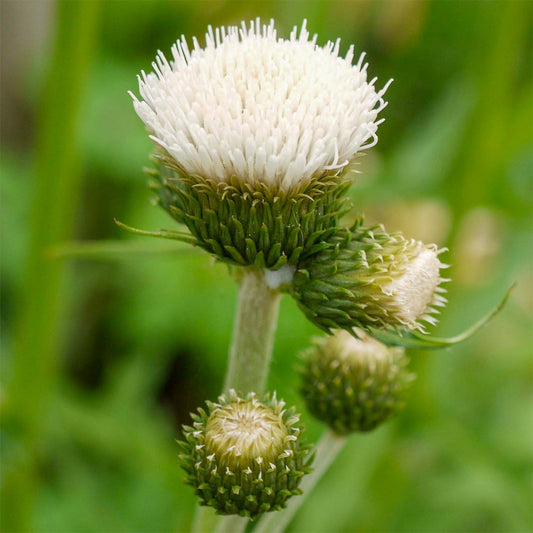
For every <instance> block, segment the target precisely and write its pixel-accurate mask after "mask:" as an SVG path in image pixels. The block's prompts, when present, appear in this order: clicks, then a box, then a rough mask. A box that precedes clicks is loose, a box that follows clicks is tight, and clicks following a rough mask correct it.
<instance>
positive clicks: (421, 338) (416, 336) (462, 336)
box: [370, 283, 516, 350]
mask: <svg viewBox="0 0 533 533" xmlns="http://www.w3.org/2000/svg"><path fill="white" fill-rule="evenodd" d="M515 285H516V284H515V283H513V285H511V287H510V288H509V290H508V291H507V292H506V293H505V296H504V297H503V299H502V301H501V302H500V303H499V304H498V305H497V306H496V307H495V308H494V309H493V310H492V311H491V312H490V313H488V314H487V315H486V316H484V317H483V318H482V319H481V320H479V321H478V322H476V323H475V324H474V325H472V326H471V327H469V328H468V329H467V330H465V331H463V332H462V333H459V334H458V335H455V336H454V337H448V338H440V337H431V336H428V335H423V334H420V333H417V332H414V331H409V332H405V333H402V334H401V335H397V334H396V333H394V332H393V331H391V330H378V329H371V331H370V333H371V335H372V336H373V337H374V338H376V339H377V340H379V341H381V342H382V343H384V344H387V345H388V346H401V347H403V348H410V349H413V350H438V349H441V348H449V347H450V346H454V345H456V344H459V343H460V342H463V341H465V340H467V339H469V338H470V337H472V335H474V334H475V333H477V332H478V331H479V330H480V329H481V328H482V327H483V326H484V325H485V324H487V323H488V322H489V321H490V320H491V319H492V318H493V317H495V316H496V315H497V314H498V313H499V312H500V311H501V310H502V309H503V307H504V306H505V304H506V303H507V300H508V299H509V297H510V296H511V292H512V291H513V289H514V288H515Z"/></svg>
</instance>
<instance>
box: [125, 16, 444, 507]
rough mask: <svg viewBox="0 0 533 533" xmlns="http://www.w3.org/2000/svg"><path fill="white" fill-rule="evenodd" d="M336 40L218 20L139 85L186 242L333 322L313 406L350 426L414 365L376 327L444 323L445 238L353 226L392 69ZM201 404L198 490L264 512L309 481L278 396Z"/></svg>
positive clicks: (189, 447) (367, 424) (190, 443)
mask: <svg viewBox="0 0 533 533" xmlns="http://www.w3.org/2000/svg"><path fill="white" fill-rule="evenodd" d="M339 48H340V43H339V40H337V41H336V42H329V43H327V44H326V45H325V46H319V45H318V44H317V36H316V35H315V36H310V34H309V33H308V31H307V29H306V25H305V23H304V24H303V25H302V27H301V29H300V30H298V29H297V28H294V29H293V31H292V32H291V34H290V37H289V39H281V38H278V36H277V32H276V29H275V27H274V23H273V21H272V22H270V24H267V25H263V24H261V22H260V21H259V20H255V21H252V22H251V23H250V24H249V25H246V24H244V23H243V24H242V26H241V27H240V28H239V27H229V28H217V29H215V30H213V29H212V28H209V31H208V33H207V34H206V36H205V46H204V47H202V46H200V44H199V43H198V41H197V40H196V39H194V46H193V47H192V49H190V48H189V46H188V44H187V41H186V40H185V38H183V37H182V38H181V39H180V40H178V42H177V43H176V44H175V45H174V46H173V48H172V60H171V61H168V60H167V59H166V58H165V56H164V55H163V54H162V53H161V52H159V53H158V55H157V58H156V61H155V62H154V63H153V64H152V65H153V70H154V72H152V73H148V74H146V73H145V72H142V74H141V76H139V93H140V98H138V97H137V96H135V95H134V94H133V93H131V96H132V98H133V103H134V108H135V111H136V112H137V114H138V115H139V117H140V118H141V119H142V120H143V122H144V123H145V125H146V127H147V128H148V130H149V132H150V138H151V139H152V141H153V142H154V144H155V150H154V153H153V162H154V168H153V169H151V170H150V171H149V172H150V175H151V177H152V187H153V189H154V191H155V194H156V199H157V202H158V203H159V205H161V206H162V207H163V208H164V209H165V210H166V211H167V212H168V213H169V214H170V215H171V216H172V217H173V218H174V219H175V220H176V221H177V222H179V223H180V224H183V225H184V226H186V228H187V229H188V232H189V233H188V234H187V238H186V240H187V241H188V242H192V243H193V244H194V245H196V246H199V247H201V248H202V249H204V250H206V251H207V252H208V253H210V254H211V255H212V256H214V257H215V258H217V259H218V260H220V261H223V262H225V263H227V264H229V265H233V266H237V267H240V268H242V269H255V270H256V271H262V272H263V273H264V279H265V280H266V282H267V284H268V286H269V288H270V289H272V290H283V291H286V292H288V293H289V294H290V295H291V296H292V297H294V298H295V300H296V301H297V303H298V305H299V307H300V308H301V309H302V311H303V312H304V313H305V315H306V316H307V317H308V318H309V319H310V320H311V321H312V322H313V323H314V324H315V325H317V326H318V327H319V328H321V329H323V330H325V331H326V332H328V333H335V332H336V333H335V335H334V336H333V337H331V338H330V339H329V340H323V341H319V342H317V344H316V346H315V348H314V349H313V350H310V351H309V352H308V353H307V355H306V357H305V361H306V366H305V370H304V373H303V376H304V377H303V385H302V392H303V395H304V397H305V399H306V401H307V403H308V406H309V409H310V411H311V413H313V414H314V415H315V416H316V417H318V418H319V419H321V420H323V421H325V422H326V423H328V424H329V425H330V426H331V427H332V429H333V430H334V431H336V432H337V433H341V434H346V433H348V432H351V431H355V430H358V431H368V430H370V429H373V428H374V427H376V426H377V425H378V424H379V423H381V422H383V421H384V420H386V419H388V418H390V417H391V416H393V415H394V414H395V413H396V412H397V411H398V410H399V408H400V407H401V405H402V402H403V395H404V392H405V390H406V389H407V386H408V384H409V383H410V381H411V379H412V376H411V375H410V374H409V373H407V371H406V370H405V365H406V361H407V359H406V357H405V354H404V352H403V349H401V348H388V347H386V346H384V345H382V344H380V343H378V342H377V341H375V340H373V339H372V338H370V337H368V336H367V335H366V333H365V331H366V332H372V331H373V330H375V329H376V328H382V329H394V330H396V331H400V332H401V330H406V331H407V330H419V331H423V328H424V323H429V324H433V323H434V321H435V318H434V314H435V312H436V307H438V306H441V305H443V303H444V299H443V297H442V295H441V292H442V289H441V288H440V284H441V282H442V281H444V280H443V279H442V278H441V275H440V270H441V268H443V266H444V265H442V264H441V262H440V260H439V254H440V250H439V249H438V248H437V247H436V246H434V245H429V246H428V245H424V244H423V243H421V242H418V241H414V240H408V239H406V238H404V237H403V236H402V235H400V234H389V233H387V232H386V231H385V230H384V229H383V228H381V227H375V228H365V227H364V226H363V225H362V223H361V222H357V223H356V224H355V225H354V226H353V227H351V228H345V227H343V226H342V223H341V217H342V216H343V215H344V214H345V213H346V212H347V211H348V210H349V205H348V204H349V201H348V196H347V191H348V187H349V185H350V183H351V180H350V170H351V168H352V166H353V164H354V163H355V162H356V159H357V157H358V155H359V154H360V153H361V151H362V150H364V149H366V148H369V147H371V146H373V145H375V144H376V142H377V129H378V126H379V124H380V123H381V122H382V121H383V119H379V118H378V115H379V113H380V112H381V111H382V110H383V109H384V107H385V106H386V105H387V104H386V102H385V101H384V99H383V96H384V94H385V91H386V90H387V87H388V85H389V83H387V84H385V86H384V87H383V88H381V89H377V88H376V86H375V83H376V79H375V78H374V79H371V80H370V81H369V80H368V79H367V64H366V63H364V54H362V55H361V56H360V57H359V59H358V60H357V61H356V62H355V63H354V61H353V59H354V47H353V46H351V47H350V48H349V49H348V52H347V54H346V55H345V56H344V57H341V56H340V55H339ZM162 235H163V236H165V237H171V236H172V235H174V236H175V238H178V239H183V234H179V233H177V232H170V231H165V232H164V233H162ZM356 328H357V329H356ZM339 330H345V331H344V332H342V333H339V332H338V331H339ZM193 418H194V423H193V426H192V427H186V428H185V441H184V442H183V443H182V459H183V464H184V468H185V470H186V472H187V476H188V478H187V479H188V481H189V482H190V483H191V484H192V485H194V487H195V489H196V492H197V494H198V495H199V497H200V499H201V501H202V503H203V504H206V505H210V506H212V507H214V508H215V509H216V510H217V511H218V512H219V513H223V514H238V515H242V516H249V517H251V518H255V517H257V516H259V515H260V514H261V513H263V512H265V511H271V510H276V509H280V508H282V507H283V506H284V505H285V502H286V500H287V498H289V497H290V496H291V495H293V494H297V493H298V484H299V480H300V478H301V476H302V475H303V474H304V473H305V472H307V471H308V470H309V461H310V454H309V449H308V447H307V446H306V445H305V444H302V442H301V441H300V432H301V431H300V429H299V425H298V423H297V420H298V419H297V417H295V416H294V414H293V413H292V411H291V410H285V409H284V404H283V403H282V402H278V401H277V400H276V398H275V396H274V397H272V398H269V397H266V398H264V399H259V398H258V397H256V396H255V395H253V394H252V395H249V396H247V397H246V398H240V397H239V396H238V395H237V394H236V393H235V392H230V393H229V395H227V396H224V397H221V398H220V399H219V402H218V403H208V404H207V409H206V410H202V409H200V410H199V411H198V414H197V415H194V417H193Z"/></svg>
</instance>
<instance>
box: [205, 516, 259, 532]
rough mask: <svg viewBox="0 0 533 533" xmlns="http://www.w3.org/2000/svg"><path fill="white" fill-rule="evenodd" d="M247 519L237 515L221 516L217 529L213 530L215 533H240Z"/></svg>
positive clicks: (244, 527) (246, 523)
mask: <svg viewBox="0 0 533 533" xmlns="http://www.w3.org/2000/svg"><path fill="white" fill-rule="evenodd" d="M249 521H250V520H249V519H248V518H243V517H242V516H238V515H230V516H223V517H222V518H221V519H220V520H219V522H218V526H217V528H216V529H215V530H214V532H215V533H242V532H243V531H244V530H245V529H246V526H247V525H248V522H249Z"/></svg>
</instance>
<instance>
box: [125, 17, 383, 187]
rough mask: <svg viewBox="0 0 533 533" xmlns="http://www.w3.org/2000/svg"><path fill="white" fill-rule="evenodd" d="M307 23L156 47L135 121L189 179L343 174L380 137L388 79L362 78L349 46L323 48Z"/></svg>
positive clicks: (266, 180) (271, 180)
mask: <svg viewBox="0 0 533 533" xmlns="http://www.w3.org/2000/svg"><path fill="white" fill-rule="evenodd" d="M316 42H317V36H316V35H314V36H313V37H312V38H310V34H309V32H308V31H307V29H306V23H305V21H304V23H303V24H302V27H301V29H300V31H299V33H298V30H297V28H296V27H294V29H293V30H292V32H291V34H290V38H289V39H282V38H278V37H277V32H276V29H275V28H274V21H270V23H269V24H268V25H266V24H261V22H260V20H259V19H256V20H255V21H252V22H250V24H249V26H246V24H245V23H244V22H243V23H242V24H241V26H240V28H239V27H237V26H230V27H228V28H225V27H221V28H216V29H215V30H213V28H211V27H209V30H208V32H207V34H206V37H205V48H202V47H201V46H200V44H199V43H198V40H197V39H196V38H194V39H193V48H192V50H191V49H189V46H188V44H187V41H186V40H185V37H182V38H181V39H180V40H178V41H177V42H176V44H175V45H174V46H173V47H172V60H171V61H170V62H169V61H167V59H166V58H165V56H164V55H163V53H162V52H161V51H159V52H158V55H157V58H156V61H155V62H154V63H153V64H152V66H153V69H154V72H153V73H149V74H146V73H145V72H142V75H141V76H140V77H139V92H140V96H141V99H140V100H139V99H138V98H137V97H136V96H135V95H134V94H132V93H131V92H130V95H131V97H132V98H133V102H134V107H135V110H136V112H137V114H138V115H139V117H140V118H141V119H142V120H143V122H144V123H145V124H146V126H147V127H148V129H149V130H150V132H151V138H152V140H153V141H154V142H155V143H157V144H158V145H160V146H161V147H162V148H163V149H164V150H165V151H166V152H167V153H168V155H170V157H171V158H172V159H173V162H175V164H176V166H177V167H178V168H179V169H180V170H181V171H182V172H183V173H185V174H186V175H189V176H197V177H199V178H202V179H210V180H214V181H217V182H223V183H227V182H229V181H230V180H232V179H237V180H239V181H241V182H244V183H251V184H254V183H263V184H265V185H267V186H275V187H279V188H281V189H282V190H285V191H289V190H291V189H293V188H295V186H297V185H299V184H302V183H307V182H309V181H310V180H312V179H313V178H319V177H321V176H322V175H325V174H331V173H332V172H333V173H335V172H340V170H341V169H342V168H344V167H345V166H346V165H347V164H348V163H349V162H350V161H351V160H352V159H353V158H354V156H355V155H356V154H357V152H359V151H360V150H363V149H365V148H369V147H371V146H374V145H375V144H376V142H377V134H376V131H377V128H378V125H379V124H380V123H381V122H382V121H383V120H384V119H380V120H378V119H377V116H378V113H379V112H380V111H381V110H382V109H383V108H384V107H385V106H386V102H385V101H384V100H383V94H384V93H385V91H386V89H387V87H388V85H389V83H390V82H389V83H387V84H386V85H385V87H384V88H383V89H381V90H376V88H375V86H374V84H375V82H376V78H374V79H372V80H371V81H367V64H366V63H364V54H362V55H361V56H360V57H359V59H358V61H357V63H356V64H355V65H353V64H352V60H353V58H354V47H353V45H352V46H350V48H349V50H348V53H347V54H346V56H345V57H344V58H342V57H339V40H337V41H335V42H328V43H327V44H326V45H325V46H323V47H321V46H318V45H317V44H316Z"/></svg>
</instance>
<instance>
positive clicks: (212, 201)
mask: <svg viewBox="0 0 533 533" xmlns="http://www.w3.org/2000/svg"><path fill="white" fill-rule="evenodd" d="M154 160H155V161H156V164H157V170H154V171H150V174H151V176H152V177H153V178H155V180H154V181H153V186H152V188H153V189H154V190H155V192H156V194H157V201H158V203H159V204H160V205H161V206H162V207H163V208H164V209H165V210H166V211H168V213H169V214H170V215H171V216H172V217H173V218H174V219H175V220H177V221H178V222H179V223H181V224H184V225H185V226H187V228H188V229H189V231H190V233H191V235H192V237H193V239H194V241H195V244H196V245H197V246H199V247H201V248H203V249H204V250H206V251H207V252H209V253H211V254H213V255H215V256H216V257H217V258H218V259H220V260H222V261H225V262H228V263H231V264H235V265H240V266H251V265H254V266H256V267H258V268H267V269H271V270H278V269H279V268H281V267H282V266H284V265H286V264H288V265H296V263H297V262H298V260H299V259H301V258H302V257H306V256H307V255H309V254H310V253H315V252H316V251H317V250H320V249H321V248H322V247H323V246H324V244H323V241H324V240H326V239H327V238H328V237H329V236H330V235H331V234H332V233H333V232H334V231H335V227H336V226H337V225H338V220H339V218H340V216H342V215H343V214H344V213H345V212H346V211H347V209H348V208H347V207H346V202H347V200H346V198H345V193H346V190H347V188H348V186H349V182H348V181H347V180H346V179H345V178H342V177H340V176H337V175H333V174H331V175H330V176H321V177H320V178H319V179H318V178H317V179H311V180H308V181H306V182H303V184H301V185H300V186H298V187H295V188H292V189H290V190H288V191H287V190H284V189H283V188H279V187H276V186H273V185H268V184H265V183H261V182H246V181H243V180H238V179H233V180H230V181H229V182H225V181H222V182H221V181H217V180H214V179H209V178H202V177H199V176H189V175H187V174H185V173H184V172H183V171H182V170H180V169H179V168H178V166H177V165H176V163H175V162H174V161H173V160H172V159H170V158H169V157H167V156H165V155H161V154H160V155H158V156H156V157H155V158H154Z"/></svg>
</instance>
